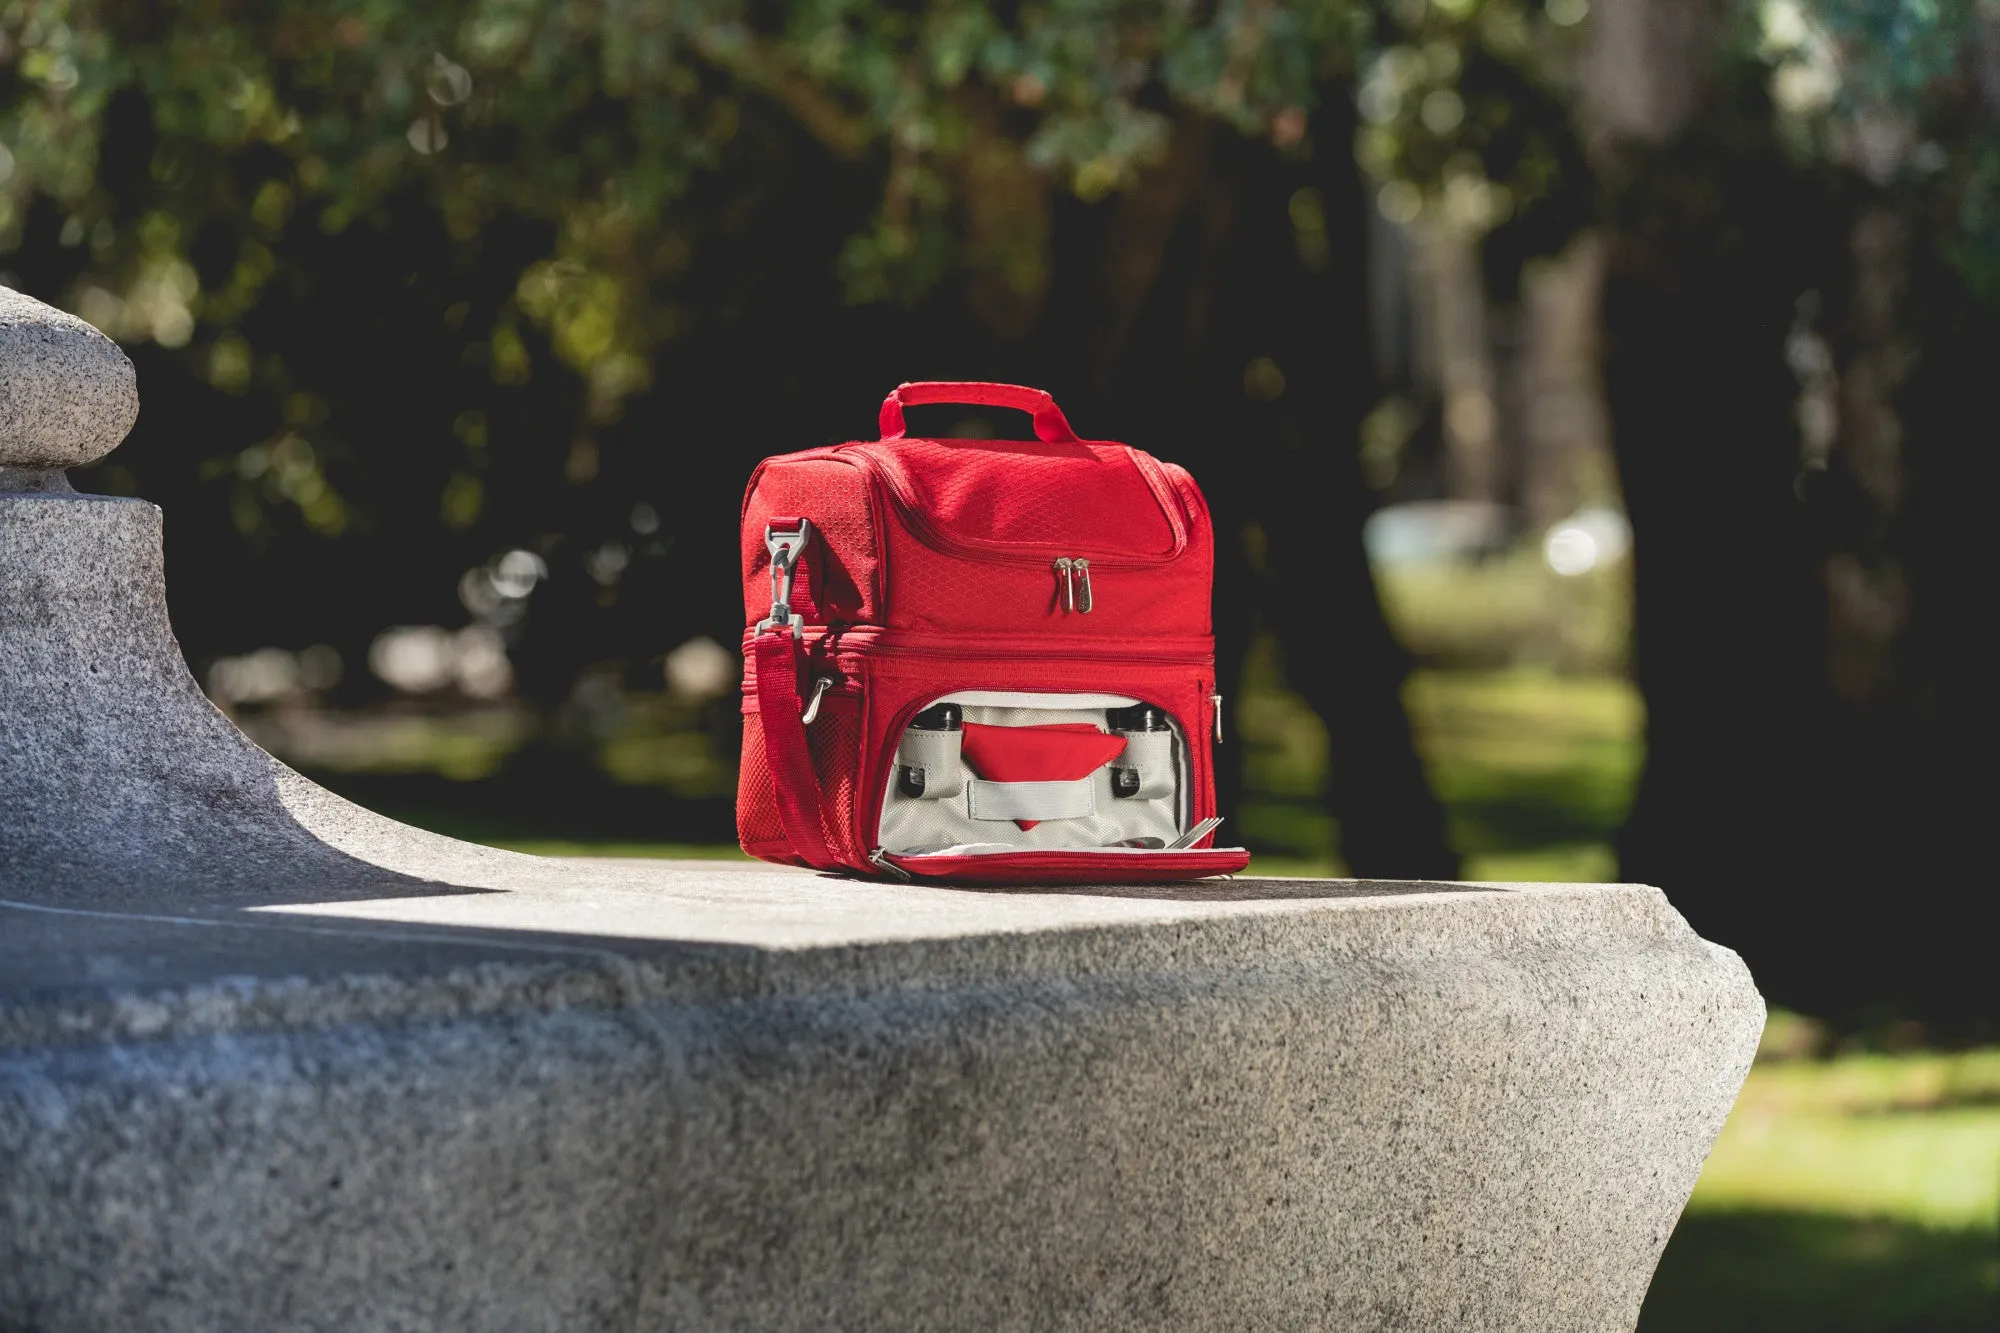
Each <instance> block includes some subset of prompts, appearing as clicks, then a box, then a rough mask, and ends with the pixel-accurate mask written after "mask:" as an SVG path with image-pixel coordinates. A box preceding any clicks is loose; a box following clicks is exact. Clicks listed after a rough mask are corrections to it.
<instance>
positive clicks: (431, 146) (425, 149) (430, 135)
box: [403, 116, 451, 157]
mask: <svg viewBox="0 0 2000 1333" xmlns="http://www.w3.org/2000/svg"><path fill="white" fill-rule="evenodd" d="M403 137H404V138H406V139H408V140H409V141H410V147H412V148H414V149H416V150H417V151H418V152H419V153H422V154H423V155H424V156H426V157H428V156H430V155H431V154H432V153H441V152H443V151H444V147H445V145H446V144H448V143H450V142H451V136H450V135H449V134H446V133H445V129H444V122H443V121H441V120H439V119H438V118H437V117H436V116H418V117H417V118H416V119H415V120H413V121H411V122H410V128H409V130H408V131H407V132H406V133H405V134H404V135H403Z"/></svg>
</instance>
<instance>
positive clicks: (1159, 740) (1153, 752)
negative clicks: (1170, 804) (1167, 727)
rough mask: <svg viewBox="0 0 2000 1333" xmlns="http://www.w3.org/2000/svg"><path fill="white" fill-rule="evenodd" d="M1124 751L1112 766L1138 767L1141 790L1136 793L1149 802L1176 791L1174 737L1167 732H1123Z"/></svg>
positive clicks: (1120, 733) (1113, 761)
mask: <svg viewBox="0 0 2000 1333" xmlns="http://www.w3.org/2000/svg"><path fill="white" fill-rule="evenodd" d="M1117 734H1118V735H1120V736H1123V737H1124V738H1125V753H1123V754H1121V755H1119V756H1118V757H1117V758H1116V759H1113V760H1112V761H1111V766H1112V767H1113V768H1122V769H1128V770H1129V769H1136V770H1138V773H1139V790H1138V791H1137V792H1136V793H1134V795H1136V796H1138V797H1140V798H1142V799H1144V800H1149V801H1156V800H1159V799H1161V798H1162V797H1167V796H1172V795H1173V794H1174V737H1173V733H1172V732H1167V731H1121V732H1118V733H1117Z"/></svg>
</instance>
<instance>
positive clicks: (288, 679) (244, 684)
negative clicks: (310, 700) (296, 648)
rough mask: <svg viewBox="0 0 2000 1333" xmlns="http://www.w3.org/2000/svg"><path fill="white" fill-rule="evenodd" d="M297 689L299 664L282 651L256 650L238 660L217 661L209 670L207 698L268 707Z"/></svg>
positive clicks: (276, 649)
mask: <svg viewBox="0 0 2000 1333" xmlns="http://www.w3.org/2000/svg"><path fill="white" fill-rule="evenodd" d="M298 687H299V664H298V660H297V659H296V658H294V657H293V656H292V655H291V654H290V653H288V652H286V651H285V650H284V649H282V648H259V649H258V650H257V651H256V652H254V653H245V654H243V655H242V656H241V657H222V658H217V659H216V662H215V665H214V666H212V667H210V668H209V669H208V692H209V694H210V695H211V696H212V697H214V698H217V699H221V700H224V701H226V702H228V703H233V704H261V703H269V702H270V701H271V700H273V699H281V698H283V697H284V696H285V695H288V694H291V693H292V692H293V691H295V690H297V689H298Z"/></svg>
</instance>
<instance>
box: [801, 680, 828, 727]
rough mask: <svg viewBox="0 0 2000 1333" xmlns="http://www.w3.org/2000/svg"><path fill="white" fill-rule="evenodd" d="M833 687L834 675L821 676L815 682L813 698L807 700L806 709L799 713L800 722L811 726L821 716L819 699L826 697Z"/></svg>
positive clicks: (802, 724)
mask: <svg viewBox="0 0 2000 1333" xmlns="http://www.w3.org/2000/svg"><path fill="white" fill-rule="evenodd" d="M832 688H833V677H832V676H821V677H820V678H819V679H817V680H815V681H814V682H813V692H812V698H810V699H808V700H806V711H805V712H803V713H800V714H799V724H800V725H801V726H807V727H810V726H811V725H812V724H813V720H814V719H815V718H817V717H818V716H819V701H820V700H822V699H824V698H826V692H827V691H828V690H830V689H832Z"/></svg>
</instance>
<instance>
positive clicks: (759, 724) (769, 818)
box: [736, 699, 868, 867]
mask: <svg viewBox="0 0 2000 1333" xmlns="http://www.w3.org/2000/svg"><path fill="white" fill-rule="evenodd" d="M806 749H807V750H808V752H809V753H810V754H811V755H812V766H813V776H814V777H816V778H817V779H818V780H819V808H820V831H821V835H822V836H823V837H824V838H825V839H826V845H827V847H828V848H830V849H831V850H832V851H833V854H834V855H835V856H836V857H838V858H840V859H841V860H842V861H845V862H847V863H848V864H850V865H853V866H857V867H859V866H865V865H867V864H868V851H867V848H865V847H861V846H859V845H858V844H857V843H856V842H855V838H854V802H855V797H856V793H857V792H859V790H860V778H861V773H860V768H861V710H860V708H859V706H858V703H857V702H856V701H854V700H851V699H848V700H838V701H836V700H828V701H827V703H826V705H825V706H824V707H823V708H822V709H821V710H820V715H819V717H818V718H817V719H816V720H814V722H813V724H812V725H811V726H809V727H807V728H806ZM736 838H737V841H738V842H740V843H742V844H743V850H744V851H746V852H748V853H750V855H752V856H755V857H759V858H761V859H763V860H766V861H782V862H784V863H785V864H787V865H804V864H805V861H804V860H802V859H801V858H800V857H799V856H797V855H796V854H795V853H793V851H792V850H791V841H790V840H789V839H788V838H787V837H786V836H785V820H784V816H783V815H782V814H780V813H779V811H778V792H777V786H776V784H775V782H774V781H773V779H772V776H771V762H770V759H769V758H768V757H767V756H766V755H765V753H764V723H763V719H762V718H760V717H758V715H757V714H755V713H746V714H744V715H743V762H742V765H741V766H740V767H739V768H738V770H737V777H736Z"/></svg>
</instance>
